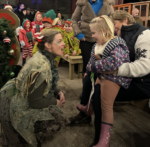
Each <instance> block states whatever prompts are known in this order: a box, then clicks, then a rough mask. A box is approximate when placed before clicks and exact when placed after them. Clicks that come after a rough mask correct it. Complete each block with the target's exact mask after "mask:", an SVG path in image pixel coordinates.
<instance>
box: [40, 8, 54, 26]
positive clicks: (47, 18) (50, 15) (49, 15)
mask: <svg viewBox="0 0 150 147" xmlns="http://www.w3.org/2000/svg"><path fill="white" fill-rule="evenodd" d="M55 18H56V13H55V12H54V10H53V9H51V10H49V11H48V12H46V13H45V14H44V15H43V20H42V22H49V23H50V24H52V23H53V20H54V19H55Z"/></svg>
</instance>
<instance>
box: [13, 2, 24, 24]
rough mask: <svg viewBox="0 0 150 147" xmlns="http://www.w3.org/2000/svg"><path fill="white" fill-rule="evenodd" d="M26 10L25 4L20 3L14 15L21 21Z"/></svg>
mask: <svg viewBox="0 0 150 147" xmlns="http://www.w3.org/2000/svg"><path fill="white" fill-rule="evenodd" d="M24 8H25V6H24V4H22V3H19V4H18V7H17V9H16V10H15V11H14V13H15V14H16V15H17V16H18V17H19V19H20V17H21V15H22V12H21V10H22V9H24ZM20 24H22V23H21V22H20Z"/></svg>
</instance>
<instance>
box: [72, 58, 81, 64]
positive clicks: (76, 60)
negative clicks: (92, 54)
mask: <svg viewBox="0 0 150 147" xmlns="http://www.w3.org/2000/svg"><path fill="white" fill-rule="evenodd" d="M69 63H71V64H78V63H83V61H82V60H78V59H74V60H70V59H69Z"/></svg>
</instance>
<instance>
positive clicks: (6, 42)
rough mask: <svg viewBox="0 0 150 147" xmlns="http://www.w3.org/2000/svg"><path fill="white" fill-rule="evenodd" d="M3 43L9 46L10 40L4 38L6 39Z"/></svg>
mask: <svg viewBox="0 0 150 147" xmlns="http://www.w3.org/2000/svg"><path fill="white" fill-rule="evenodd" d="M3 42H4V43H5V44H9V43H10V42H11V40H10V39H9V38H8V37H6V38H4V39H3Z"/></svg>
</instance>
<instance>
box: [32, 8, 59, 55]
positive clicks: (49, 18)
mask: <svg viewBox="0 0 150 147" xmlns="http://www.w3.org/2000/svg"><path fill="white" fill-rule="evenodd" d="M55 17H56V14H55V12H54V10H53V9H51V10H49V11H48V12H46V13H45V14H44V15H43V19H42V24H43V26H44V27H45V28H44V29H43V30H42V31H44V30H48V29H51V28H52V23H53V19H55ZM42 31H41V32H42ZM36 34H37V33H36ZM36 34H35V36H36ZM37 45H38V42H35V45H34V48H33V51H32V54H33V55H34V54H35V53H36V52H37V51H38V50H39V49H38V47H37Z"/></svg>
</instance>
